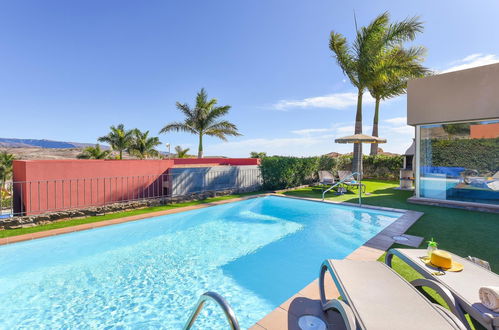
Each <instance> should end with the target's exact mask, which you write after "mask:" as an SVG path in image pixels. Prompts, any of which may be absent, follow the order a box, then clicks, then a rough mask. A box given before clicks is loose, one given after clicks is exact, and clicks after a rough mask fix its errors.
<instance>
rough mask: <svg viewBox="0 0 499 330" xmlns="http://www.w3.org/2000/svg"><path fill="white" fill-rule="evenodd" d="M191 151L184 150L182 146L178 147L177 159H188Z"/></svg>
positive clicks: (176, 149)
mask: <svg viewBox="0 0 499 330" xmlns="http://www.w3.org/2000/svg"><path fill="white" fill-rule="evenodd" d="M189 150H191V149H190V148H185V149H182V147H181V146H176V147H175V151H176V152H177V154H176V155H175V157H176V158H188V157H189V155H188V154H187V153H188V152H189Z"/></svg>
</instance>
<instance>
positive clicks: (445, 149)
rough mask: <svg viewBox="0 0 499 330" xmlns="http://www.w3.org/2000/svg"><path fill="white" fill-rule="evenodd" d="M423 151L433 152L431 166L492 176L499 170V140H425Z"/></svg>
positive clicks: (422, 143) (422, 144)
mask: <svg viewBox="0 0 499 330" xmlns="http://www.w3.org/2000/svg"><path fill="white" fill-rule="evenodd" d="M421 150H431V166H445V167H464V168H467V169H473V170H477V171H479V172H488V173H492V174H493V173H495V172H497V171H498V170H499V138H495V139H445V140H442V139H431V140H423V141H421Z"/></svg>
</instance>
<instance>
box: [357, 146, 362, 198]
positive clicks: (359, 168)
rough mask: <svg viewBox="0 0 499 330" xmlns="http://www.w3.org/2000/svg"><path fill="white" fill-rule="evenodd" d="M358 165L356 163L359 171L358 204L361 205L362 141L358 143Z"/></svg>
mask: <svg viewBox="0 0 499 330" xmlns="http://www.w3.org/2000/svg"><path fill="white" fill-rule="evenodd" d="M357 149H359V165H358V171H359V174H358V176H359V206H362V150H361V149H362V143H359V147H358V148H357Z"/></svg>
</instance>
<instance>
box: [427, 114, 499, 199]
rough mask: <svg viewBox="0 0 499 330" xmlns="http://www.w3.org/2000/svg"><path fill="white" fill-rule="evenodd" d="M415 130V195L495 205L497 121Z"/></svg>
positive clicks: (498, 157)
mask: <svg viewBox="0 0 499 330" xmlns="http://www.w3.org/2000/svg"><path fill="white" fill-rule="evenodd" d="M418 129H419V141H418V143H419V155H418V157H419V178H418V184H419V197H425V198H433V199H442V200H455V201H464V202H476V203H486V204H499V120H488V121H478V122H460V123H449V124H432V125H420V126H419V127H418Z"/></svg>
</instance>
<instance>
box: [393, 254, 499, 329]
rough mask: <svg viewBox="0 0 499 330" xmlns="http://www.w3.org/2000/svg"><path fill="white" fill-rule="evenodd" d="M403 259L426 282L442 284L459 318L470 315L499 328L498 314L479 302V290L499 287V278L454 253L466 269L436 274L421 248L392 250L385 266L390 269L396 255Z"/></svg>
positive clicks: (484, 324)
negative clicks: (454, 305)
mask: <svg viewBox="0 0 499 330" xmlns="http://www.w3.org/2000/svg"><path fill="white" fill-rule="evenodd" d="M394 255H395V256H397V257H399V258H401V259H402V260H403V261H404V262H405V263H407V264H408V265H409V266H411V267H412V268H414V270H416V271H417V272H418V273H420V274H421V275H423V276H424V277H425V278H427V279H431V280H434V281H437V282H439V283H440V284H442V285H443V286H444V287H446V288H447V289H448V290H449V291H450V292H451V293H452V295H453V296H454V298H455V299H456V302H457V303H458V307H459V312H460V318H461V320H464V315H463V312H464V313H467V314H469V315H470V316H471V317H472V318H473V319H474V320H475V321H477V322H479V323H480V324H481V325H482V326H484V327H485V328H487V329H499V313H495V312H493V311H491V310H489V309H487V308H486V307H485V306H483V305H482V304H481V302H480V298H479V295H478V290H479V289H480V287H483V286H499V275H497V274H495V273H493V272H491V271H490V270H488V269H486V268H484V267H482V266H480V265H478V264H476V263H474V262H472V261H470V260H468V259H465V258H461V257H460V256H457V255H455V254H452V253H451V255H452V259H453V260H454V261H456V262H459V263H461V264H462V265H463V266H464V269H463V270H462V271H460V272H445V274H444V275H439V276H437V275H434V273H435V269H432V268H430V267H428V266H426V265H425V263H424V262H423V261H421V259H420V257H421V256H425V255H426V250H422V249H391V250H389V251H388V253H387V254H386V260H385V262H386V264H387V265H389V266H391V261H392V258H393V256H394Z"/></svg>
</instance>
